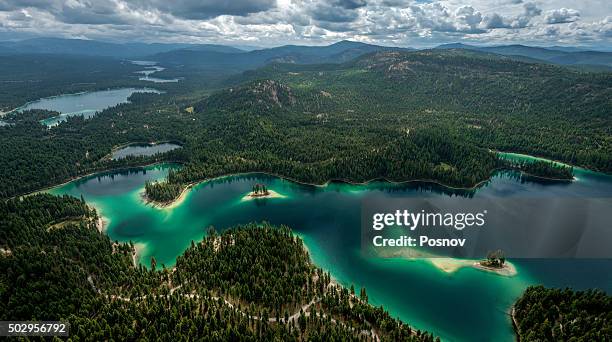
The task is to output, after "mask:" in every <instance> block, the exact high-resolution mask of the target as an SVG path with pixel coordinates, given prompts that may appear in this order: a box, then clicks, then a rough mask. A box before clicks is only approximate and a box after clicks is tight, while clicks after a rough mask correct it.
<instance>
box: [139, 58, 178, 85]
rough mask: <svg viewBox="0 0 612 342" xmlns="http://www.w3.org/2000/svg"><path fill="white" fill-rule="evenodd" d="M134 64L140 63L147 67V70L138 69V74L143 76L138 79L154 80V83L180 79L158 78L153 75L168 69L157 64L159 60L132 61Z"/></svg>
mask: <svg viewBox="0 0 612 342" xmlns="http://www.w3.org/2000/svg"><path fill="white" fill-rule="evenodd" d="M132 64H136V65H140V66H143V67H145V70H140V71H136V73H137V74H141V75H143V76H141V77H139V78H138V80H140V81H146V82H153V83H176V82H178V81H179V79H178V78H158V77H151V75H152V74H154V73H156V72H160V71H164V70H166V68H164V67H161V66H159V65H157V62H152V61H132Z"/></svg>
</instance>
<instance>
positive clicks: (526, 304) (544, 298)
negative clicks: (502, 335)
mask: <svg viewBox="0 0 612 342" xmlns="http://www.w3.org/2000/svg"><path fill="white" fill-rule="evenodd" d="M513 319H514V320H515V322H516V325H517V332H518V336H519V339H520V340H521V341H607V340H609V339H610V336H612V297H610V296H609V295H606V293H604V292H603V291H599V290H589V291H574V290H571V289H547V288H544V287H543V286H531V287H529V288H527V290H525V293H524V294H523V296H522V297H521V298H519V300H518V301H517V302H516V304H515V305H514V310H513Z"/></svg>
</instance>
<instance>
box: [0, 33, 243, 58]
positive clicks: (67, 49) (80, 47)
mask: <svg viewBox="0 0 612 342" xmlns="http://www.w3.org/2000/svg"><path fill="white" fill-rule="evenodd" d="M178 49H193V50H198V51H205V50H210V51H217V52H225V53H237V52H242V50H240V49H237V48H233V47H230V46H225V45H214V44H199V45H196V44H183V43H151V44H147V43H124V44H119V43H108V42H102V41H95V40H85V39H63V38H33V39H26V40H21V41H15V42H12V41H5V42H0V54H2V55H8V54H66V55H85V56H100V57H116V58H134V57H143V56H148V55H152V54H156V53H161V52H166V51H172V50H178Z"/></svg>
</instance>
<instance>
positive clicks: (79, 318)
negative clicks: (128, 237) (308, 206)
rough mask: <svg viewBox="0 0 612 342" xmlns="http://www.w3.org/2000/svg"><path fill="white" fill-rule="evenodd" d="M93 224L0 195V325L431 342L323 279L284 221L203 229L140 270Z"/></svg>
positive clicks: (166, 336) (92, 215)
mask: <svg viewBox="0 0 612 342" xmlns="http://www.w3.org/2000/svg"><path fill="white" fill-rule="evenodd" d="M96 221H97V214H96V212H95V211H94V210H92V209H90V208H89V207H88V206H87V205H86V204H85V202H84V201H83V200H82V199H76V198H73V197H68V196H64V197H55V196H51V195H48V194H39V195H32V196H27V197H24V198H23V199H22V200H19V199H13V200H8V201H2V202H0V226H2V227H3V229H2V230H1V231H0V248H1V249H0V251H1V254H0V270H1V271H2V272H0V319H1V320H37V319H43V318H44V319H46V320H62V321H68V322H70V329H71V337H72V338H73V339H82V340H92V341H94V340H111V339H112V340H138V339H150V340H157V339H163V340H185V339H200V338H210V339H212V340H283V341H299V340H312V341H328V340H331V341H347V340H351V341H364V340H366V341H373V340H375V339H380V340H383V341H434V336H432V335H431V334H430V333H427V332H422V331H419V330H416V329H413V328H411V327H409V326H408V325H406V324H405V323H402V322H401V321H399V320H397V319H395V318H392V317H391V316H390V315H389V313H388V312H386V311H385V310H384V309H382V308H380V307H374V306H372V305H370V304H368V299H367V293H366V290H365V289H361V290H360V294H359V295H356V294H355V290H354V288H353V287H351V289H350V290H349V289H347V288H344V287H341V286H339V285H337V284H335V283H333V282H332V281H331V279H330V276H329V274H328V273H326V272H324V271H323V270H321V269H319V268H317V267H316V266H315V265H313V264H312V262H311V261H310V257H309V254H308V252H307V251H306V250H305V249H304V246H303V243H302V241H301V240H300V239H299V238H298V237H296V236H294V235H293V233H292V232H291V230H290V229H289V228H288V227H285V226H280V227H275V226H270V225H269V224H266V223H262V224H247V225H243V226H237V227H234V228H230V229H228V230H225V231H223V232H221V233H217V232H216V231H215V230H214V228H209V229H208V233H207V235H206V236H205V237H204V240H203V241H201V242H197V243H196V242H192V245H191V247H190V248H188V249H187V250H186V251H185V253H184V254H183V255H182V256H180V257H179V258H178V260H177V263H176V266H175V267H173V268H172V269H169V268H166V267H165V266H163V265H157V266H158V267H156V268H152V269H147V268H145V267H144V266H142V265H138V266H135V265H134V264H133V263H132V253H134V251H133V246H132V245H131V244H120V243H117V242H112V241H110V240H109V238H108V236H106V235H105V234H103V233H101V232H100V231H98V229H97V227H96ZM41 256H42V257H41ZM253 260H257V261H258V262H256V263H253ZM152 265H153V266H155V262H154V261H153V262H152ZM254 266H255V267H254ZM435 340H438V339H435Z"/></svg>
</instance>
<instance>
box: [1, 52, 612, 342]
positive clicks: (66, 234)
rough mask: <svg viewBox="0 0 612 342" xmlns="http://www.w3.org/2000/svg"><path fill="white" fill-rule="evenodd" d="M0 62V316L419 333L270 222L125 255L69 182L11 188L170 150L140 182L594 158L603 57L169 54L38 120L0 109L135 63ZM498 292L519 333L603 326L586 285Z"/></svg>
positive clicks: (592, 336) (74, 326)
mask: <svg viewBox="0 0 612 342" xmlns="http://www.w3.org/2000/svg"><path fill="white" fill-rule="evenodd" d="M373 51H374V50H373ZM192 52H193V51H192ZM184 53H186V54H190V53H187V52H184ZM162 57H163V56H162ZM162 59H163V58H162ZM0 61H1V62H2V63H0V71H2V72H0V74H1V75H0V81H1V82H0V111H2V113H0V114H2V115H3V116H2V117H1V119H2V122H1V124H0V146H1V147H2V148H0V320H42V319H44V320H67V321H69V322H70V323H71V336H72V338H73V339H75V340H137V339H141V340H186V339H199V338H208V339H210V340H223V341H224V340H251V341H252V340H281V341H285V340H288V341H294V340H313V341H328V340H332V341H345V340H360V341H361V340H368V341H372V340H378V339H380V340H386V341H398V340H403V341H433V340H435V339H436V337H435V336H434V335H433V334H431V333H428V332H422V331H419V330H416V329H414V328H412V327H410V326H409V324H410V322H401V321H399V320H398V319H396V318H394V317H392V316H391V315H390V314H389V313H388V312H387V311H386V310H385V308H382V307H376V306H373V305H371V304H369V302H368V292H367V289H354V288H350V289H348V288H344V287H342V286H340V285H338V284H337V283H335V282H334V281H333V279H331V277H330V275H329V273H327V272H326V271H325V270H323V269H320V268H318V267H317V266H316V265H314V264H313V263H312V261H311V260H310V255H309V253H308V252H307V251H306V250H305V249H304V245H303V243H302V240H300V239H299V238H298V237H296V236H295V235H294V234H293V233H292V232H291V229H290V228H289V227H285V226H272V225H270V224H267V223H261V224H255V223H245V224H244V225H240V226H236V227H233V228H229V229H227V230H224V231H222V232H218V231H216V230H215V229H214V228H212V227H211V228H210V229H208V231H207V233H206V235H205V237H203V239H202V241H200V242H193V243H192V244H191V246H190V247H189V248H188V249H187V250H186V251H185V252H184V254H183V255H181V256H179V257H178V259H177V261H176V266H175V267H170V268H169V267H166V266H165V265H158V264H157V262H156V261H155V260H151V264H152V265H154V267H153V268H152V269H147V268H145V267H144V266H142V265H134V261H133V258H134V253H135V249H134V246H133V245H131V244H121V243H118V242H113V241H111V240H110V239H109V237H108V236H107V235H105V234H104V233H103V232H101V231H99V230H98V228H99V224H100V222H99V220H98V219H99V218H98V217H97V214H96V212H95V211H94V210H92V209H91V208H90V207H88V206H87V205H86V203H85V202H84V200H83V199H82V198H81V199H77V198H72V197H67V196H64V197H54V196H51V195H48V194H31V193H33V192H36V191H39V190H41V189H44V188H46V187H49V186H53V185H57V184H60V183H63V182H66V181H69V180H71V179H75V178H78V177H81V176H84V175H88V174H92V173H96V172H101V171H108V170H120V169H128V168H130V167H135V166H143V165H148V164H153V163H161V162H173V163H176V164H179V165H180V167H177V168H176V169H173V170H171V171H170V172H169V174H168V177H167V178H166V179H164V180H161V181H157V182H147V183H146V184H145V199H146V200H148V201H152V202H160V203H169V202H171V201H173V200H174V199H176V198H177V197H178V196H179V195H180V194H181V193H183V191H184V189H185V188H186V187H188V186H189V185H191V184H194V183H197V182H200V181H202V180H205V179H209V178H212V177H216V176H221V175H227V174H234V173H247V172H266V173H269V174H274V175H278V176H282V177H284V178H287V179H291V180H295V181H299V182H304V183H312V184H323V183H326V182H328V181H330V180H338V181H344V182H359V183H361V182H368V181H372V180H388V181H408V180H422V181H427V182H430V183H437V184H442V185H445V186H448V187H453V188H466V189H472V188H474V187H477V186H480V185H481V184H483V182H486V181H487V180H488V179H489V178H490V177H491V176H492V175H494V174H495V173H496V172H498V171H501V170H504V169H514V170H519V171H521V172H522V173H524V175H527V176H536V177H542V178H550V179H553V180H562V181H564V182H570V181H571V180H572V179H573V172H574V168H573V166H567V167H566V166H561V165H560V164H557V163H550V162H543V161H536V162H529V163H527V162H512V161H509V160H505V159H501V158H499V157H498V155H497V154H496V152H495V151H508V152H518V153H525V154H530V155H534V156H540V157H545V158H549V159H553V160H558V161H561V162H564V163H567V164H569V165H574V166H576V167H584V168H588V169H591V170H595V171H601V172H604V173H610V172H612V140H611V139H610V137H611V131H610V128H611V127H612V121H611V120H612V118H611V116H610V108H612V73H610V72H606V71H602V70H599V69H597V70H595V71H586V70H584V69H578V68H566V67H562V66H558V65H552V64H544V63H537V62H533V61H525V60H518V59H517V58H510V57H504V56H500V55H493V54H485V53H480V52H475V51H467V50H454V49H451V50H421V51H404V50H392V49H382V50H380V51H378V52H372V53H364V54H360V55H359V56H358V57H357V58H355V59H350V58H342V59H341V61H339V62H338V63H330V64H294V63H276V62H278V61H281V62H282V61H283V59H280V60H274V61H272V62H270V63H268V64H267V65H264V63H263V62H262V63H261V65H259V64H258V65H257V66H260V68H258V69H254V70H248V71H245V70H246V69H248V68H236V69H234V70H232V71H231V72H230V71H227V70H223V68H216V69H215V71H214V72H212V71H210V70H203V69H198V67H197V66H194V65H190V64H189V63H187V64H186V65H180V66H175V67H172V66H171V65H170V64H169V65H166V66H167V67H168V70H166V71H165V72H166V74H167V75H172V76H173V77H180V78H181V83H179V85H180V86H178V87H176V86H175V84H167V83H163V84H155V88H156V89H159V90H161V91H162V93H161V94H138V93H137V94H134V95H132V96H131V97H130V99H129V100H130V103H124V104H120V105H117V106H114V107H111V108H108V109H106V110H104V111H102V112H100V113H98V114H97V115H95V116H94V117H92V118H89V119H84V118H83V117H79V116H75V117H70V118H68V119H67V121H66V122H63V123H61V124H59V125H58V126H55V127H46V126H44V125H42V124H41V123H40V120H42V119H44V118H48V117H50V116H54V115H56V114H57V113H55V112H51V111H46V110H32V111H27V112H23V113H18V112H12V113H8V114H6V115H4V114H5V113H4V111H7V110H10V109H13V108H15V107H18V106H20V105H23V104H24V103H26V102H27V101H31V100H35V99H38V98H40V97H45V96H52V95H59V94H62V93H75V92H80V91H92V90H100V89H108V88H119V87H128V86H130V87H137V86H138V87H141V86H143V85H144V84H143V83H142V82H140V81H138V76H137V75H134V72H135V71H136V70H140V69H139V68H138V67H136V66H134V65H132V64H131V63H129V61H126V60H119V59H109V58H93V57H92V58H80V57H79V58H77V57H74V56H61V55H56V56H46V57H41V56H39V55H34V56H20V57H14V56H12V57H6V56H3V57H0ZM317 61H328V59H323V58H322V59H317ZM217 69H218V70H217ZM62 70H63V71H62ZM92 70H93V71H92ZM238 71H239V72H238ZM211 75H212V76H211ZM209 76H211V77H209ZM31 79H32V80H33V81H32V82H30V80H31ZM16 80H17V81H16ZM146 85H150V84H146ZM161 141H176V142H180V145H181V148H179V149H175V150H172V151H169V152H166V153H163V154H156V155H153V156H139V157H137V156H129V157H126V158H122V159H117V160H115V159H112V158H111V157H110V155H111V153H112V152H113V151H114V149H116V148H117V147H119V146H124V145H126V144H130V143H134V142H139V143H143V142H144V143H150V142H161ZM253 190H254V191H255V190H256V189H255V188H254V189H253ZM266 191H267V190H266ZM26 194H29V195H27V196H24V195H26ZM206 228H208V227H202V229H203V231H204V229H206ZM357 293H359V294H357ZM514 308H515V311H514V318H515V320H516V324H517V327H516V330H517V333H518V335H519V337H520V339H521V340H526V341H556V340H563V341H573V340H580V339H582V340H589V341H591V340H593V341H606V340H608V339H609V338H610V336H611V335H612V332H611V330H610V313H611V312H612V309H611V308H610V297H609V296H608V295H606V294H605V293H602V292H598V291H586V292H580V291H572V290H555V289H545V288H542V287H532V288H529V289H528V290H527V291H526V292H525V294H524V295H523V297H522V298H520V299H519V300H518V302H517V303H516V305H515V307H514Z"/></svg>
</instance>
